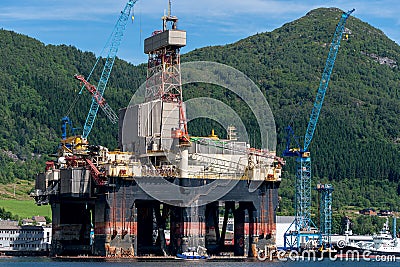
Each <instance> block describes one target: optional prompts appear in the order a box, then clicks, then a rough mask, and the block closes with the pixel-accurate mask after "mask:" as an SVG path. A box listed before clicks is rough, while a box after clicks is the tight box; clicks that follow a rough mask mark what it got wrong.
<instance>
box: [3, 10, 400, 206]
mask: <svg viewBox="0 0 400 267" xmlns="http://www.w3.org/2000/svg"><path fill="white" fill-rule="evenodd" d="M341 13H342V11H341V10H339V9H336V8H318V9H315V10H312V11H310V12H308V13H307V14H306V15H305V16H303V17H301V18H299V19H297V20H294V21H292V22H289V23H286V24H284V25H283V26H282V27H280V28H277V29H275V30H273V31H271V32H264V33H258V34H256V35H253V36H250V37H247V38H245V39H242V40H239V41H237V42H235V43H232V44H228V45H224V46H212V47H205V48H200V49H195V50H193V51H191V52H189V53H187V54H185V55H182V60H183V61H184V62H185V61H196V60H210V61H216V62H220V63H224V64H227V65H230V66H232V67H235V68H237V69H238V70H240V71H242V72H243V73H245V74H246V75H247V76H249V77H250V78H251V79H252V80H253V81H254V82H255V83H256V84H257V85H258V86H259V87H260V89H261V91H262V92H263V94H264V95H265V97H266V98H267V100H268V102H269V104H270V107H271V109H272V112H273V114H274V116H275V121H276V125H277V132H278V148H277V151H279V152H281V151H283V147H284V144H285V140H284V138H285V131H284V128H285V127H286V126H287V125H288V124H289V123H290V122H293V126H294V128H295V130H296V133H297V135H299V136H301V135H302V133H304V132H305V128H306V126H307V122H308V118H309V113H310V112H311V108H312V104H313V102H314V99H315V95H316V90H317V88H318V84H319V80H320V77H321V75H322V70H323V68H324V65H325V60H326V57H327V54H328V50H329V44H330V41H331V39H332V36H333V33H334V30H335V27H336V25H337V22H338V20H339V18H340V15H341ZM346 28H347V29H349V31H350V32H349V34H348V39H345V40H342V44H341V48H340V50H339V53H338V57H337V60H336V64H335V67H334V69H333V73H332V77H331V82H330V84H329V88H328V92H327V96H326V99H325V102H324V106H323V108H322V113H321V117H320V120H319V122H318V126H317V130H316V133H315V137H314V140H313V143H312V144H311V146H310V150H311V152H312V153H313V154H312V157H313V163H314V165H313V177H315V179H314V180H313V181H314V182H316V181H317V180H319V181H325V182H332V183H334V184H335V186H337V188H340V190H341V192H340V193H338V195H337V197H336V201H335V203H334V206H335V207H337V208H340V207H342V206H343V205H344V204H343V203H345V202H346V203H347V204H348V205H356V206H369V205H374V206H377V207H378V206H379V207H380V206H382V207H386V208H395V207H396V206H399V205H400V199H399V195H398V194H399V192H400V188H397V187H398V182H399V180H400V166H397V164H396V162H399V161H400V151H399V147H398V143H399V140H400V129H398V127H397V125H399V123H400V118H397V117H398V116H397V114H400V100H399V94H400V92H399V87H400V72H399V66H398V65H399V63H398V62H399V61H400V46H398V45H397V44H396V43H395V42H394V41H392V40H390V39H389V38H387V37H386V35H384V33H383V32H382V31H381V30H379V29H376V28H374V27H372V26H371V25H369V24H368V23H365V22H363V21H361V20H359V19H357V18H355V17H350V18H349V19H348V22H347V24H346ZM0 56H1V57H2V58H3V61H2V62H0V70H1V73H0V99H1V101H2V105H1V106H0V111H1V112H2V114H4V116H2V118H1V119H0V123H1V125H2V126H3V127H2V129H0V149H2V150H4V151H7V153H11V154H12V155H16V156H17V158H18V159H17V160H15V158H14V159H12V158H10V157H8V156H7V155H6V154H5V153H0V166H4V168H2V169H1V170H0V181H2V182H7V181H8V182H9V181H12V180H13V179H15V178H24V179H32V178H33V177H34V174H35V173H36V172H37V171H38V170H40V169H41V168H43V166H44V165H42V164H43V163H44V161H45V160H46V154H51V153H53V152H54V149H55V147H56V146H57V145H58V141H59V136H60V123H61V121H60V120H61V118H62V117H63V116H64V115H66V114H65V112H66V107H69V106H70V105H71V103H72V102H73V101H74V99H75V97H76V93H77V91H79V85H78V83H77V82H76V81H74V79H73V75H74V74H75V73H79V74H87V73H89V71H90V69H91V67H92V66H93V64H94V62H95V60H96V59H95V56H94V54H93V53H90V52H82V51H80V50H78V49H76V48H74V47H72V46H66V45H60V46H54V45H44V44H43V43H41V42H40V41H37V40H34V39H32V38H30V37H26V36H23V35H20V34H16V33H13V32H10V31H5V30H1V31H0ZM381 62H383V64H381ZM388 62H389V63H390V64H388ZM103 63H104V62H103ZM145 73H146V69H145V65H144V64H142V65H139V66H133V65H131V64H129V63H126V62H124V61H122V60H119V59H118V60H117V61H116V63H115V66H114V69H113V71H112V74H111V78H110V82H109V85H108V88H107V90H106V92H105V98H106V99H107V101H108V103H110V105H111V106H112V107H113V108H114V109H115V110H116V109H117V108H122V107H124V106H126V105H127V104H128V103H129V100H130V97H131V95H133V93H134V91H135V90H136V88H138V86H139V85H140V84H141V83H142V82H143V81H144V79H145ZM99 76H100V72H99V71H97V72H95V73H94V76H93V79H94V80H97V79H98V77H99ZM186 96H188V98H193V97H198V96H217V97H220V99H219V100H221V101H224V102H226V103H227V104H229V105H231V106H232V107H234V109H235V110H238V113H240V114H241V116H243V117H244V121H245V124H246V126H249V128H252V127H256V126H255V125H254V124H253V123H254V122H253V121H252V117H251V114H247V113H248V110H246V109H245V108H243V107H242V106H243V103H240V101H239V100H237V98H235V96H232V95H231V94H229V93H227V92H224V91H223V90H222V89H221V88H215V87H212V86H202V88H200V89H199V88H197V87H196V86H192V85H191V86H188V88H187V91H185V92H184V97H185V98H186ZM227 96H228V97H227ZM89 104H90V97H89V96H88V95H84V96H80V97H79V101H77V104H76V106H75V107H74V108H73V111H72V112H71V114H69V115H70V116H71V117H72V120H73V122H74V123H76V122H81V123H82V124H83V122H84V118H85V116H86V112H87V111H88V109H89ZM99 112H100V113H101V111H99ZM207 123H208V122H207ZM207 123H206V122H204V121H203V122H198V127H191V129H192V130H193V129H196V130H197V131H198V132H195V133H194V134H204V133H205V131H209V130H210V125H209V124H207ZM216 132H217V133H218V134H220V135H223V134H224V133H223V131H222V129H217V130H216ZM89 139H90V142H91V143H93V144H101V145H106V146H109V147H111V148H115V147H116V140H117V127H115V126H112V125H110V124H109V123H108V121H107V118H106V117H105V116H104V115H99V116H98V117H97V119H96V122H95V125H94V127H93V131H92V133H91V136H90V137H89ZM258 140H259V137H258V138H257V137H255V140H253V142H254V143H257V142H258ZM378 158H379V159H378ZM293 166H294V165H293V163H292V162H291V161H290V160H288V166H287V167H286V168H285V169H286V172H285V173H286V174H285V179H284V181H283V182H282V190H281V193H282V196H283V202H282V203H283V204H284V205H286V206H288V207H290V206H292V203H291V202H292V201H293V187H292V185H293V173H294V167H293ZM371 176H373V177H371ZM352 191H353V192H357V194H359V195H354V194H353V192H352ZM287 211H288V213H290V212H291V211H290V208H288V209H287Z"/></svg>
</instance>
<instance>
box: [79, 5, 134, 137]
mask: <svg viewBox="0 0 400 267" xmlns="http://www.w3.org/2000/svg"><path fill="white" fill-rule="evenodd" d="M137 1H138V0H133V1H128V3H127V4H126V5H125V8H124V10H123V11H121V14H120V16H119V18H118V21H117V23H116V25H115V27H114V30H113V32H112V34H111V36H112V40H111V44H110V48H109V52H108V56H107V59H106V62H105V64H104V68H103V71H102V73H101V76H100V80H99V83H98V85H97V93H98V95H99V96H100V97H102V96H103V94H104V91H105V89H106V86H107V82H108V79H109V78H110V73H111V70H112V68H113V65H114V61H115V57H116V56H117V52H118V48H119V45H120V44H121V40H122V37H123V35H124V31H125V28H126V24H127V22H128V18H129V16H130V13H131V9H132V7H133V6H134V5H135V3H136V2H137ZM96 64H97V63H96ZM95 66H96V65H95ZM93 68H94V67H93ZM92 71H93V70H92ZM98 110H99V103H98V102H97V101H96V99H95V98H93V99H92V104H91V106H90V110H89V113H88V115H87V117H86V122H85V125H84V126H83V134H82V137H83V138H85V139H86V138H87V137H88V135H89V133H90V131H91V130H92V127H93V123H94V120H95V119H96V115H97V112H98ZM115 121H116V120H115ZM115 121H114V123H115Z"/></svg>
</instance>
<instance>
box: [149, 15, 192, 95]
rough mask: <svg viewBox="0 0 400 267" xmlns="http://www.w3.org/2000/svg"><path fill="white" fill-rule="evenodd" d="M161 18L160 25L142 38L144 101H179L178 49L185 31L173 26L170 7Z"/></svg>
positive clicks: (182, 45)
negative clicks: (158, 28)
mask: <svg viewBox="0 0 400 267" xmlns="http://www.w3.org/2000/svg"><path fill="white" fill-rule="evenodd" d="M162 20H163V29H162V30H159V31H154V32H153V35H152V36H151V37H149V38H147V39H146V40H145V41H144V52H145V53H146V54H148V56H149V59H148V63H147V79H146V101H151V100H156V99H162V100H163V101H166V102H179V101H182V84H181V70H180V53H179V50H180V48H181V47H184V46H185V45H186V31H182V30H178V29H177V23H178V18H177V17H176V16H171V14H170V9H169V11H168V15H165V16H163V17H162ZM168 24H171V27H170V28H168Z"/></svg>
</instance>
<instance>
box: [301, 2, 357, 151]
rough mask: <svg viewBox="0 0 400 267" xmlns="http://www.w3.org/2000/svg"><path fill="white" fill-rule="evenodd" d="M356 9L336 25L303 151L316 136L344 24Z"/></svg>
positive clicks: (345, 15)
mask: <svg viewBox="0 0 400 267" xmlns="http://www.w3.org/2000/svg"><path fill="white" fill-rule="evenodd" d="M353 11H354V9H352V10H350V11H348V12H346V13H343V14H342V17H341V18H340V21H339V23H338V25H337V26H336V31H335V34H334V36H333V39H332V43H331V47H330V49H329V54H328V58H327V59H326V63H325V68H324V72H323V73H322V77H321V80H320V83H319V88H318V92H317V96H316V98H315V102H314V107H313V109H312V111H311V116H310V120H309V122H308V126H307V130H306V134H305V136H304V147H303V151H307V150H308V146H309V145H310V143H311V140H312V138H313V136H314V132H315V128H316V127H317V122H318V118H319V114H320V113H321V108H322V104H323V102H324V98H325V93H326V89H327V88H328V84H329V80H330V78H331V74H332V70H333V66H334V65H335V60H336V55H337V52H338V50H339V46H340V41H341V40H342V35H343V30H344V25H345V24H346V21H347V18H348V17H349V16H350V14H351V13H353Z"/></svg>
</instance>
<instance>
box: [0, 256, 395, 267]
mask: <svg viewBox="0 0 400 267" xmlns="http://www.w3.org/2000/svg"><path fill="white" fill-rule="evenodd" d="M0 266H1V267H3V266H4V267H9V266H10V267H17V266H18V267H19V266H26V267H64V266H65V267H70V266H71V267H97V266H99V267H103V266H104V267H106V266H107V267H127V266H134V267H136V266H146V267H149V266H157V267H179V266H204V267H207V266H221V267H231V266H232V267H236V266H237V267H239V266H240V267H241V266H272V267H292V266H293V267H301V266H306V267H316V266H318V267H321V266H324V267H325V266H328V267H329V266H331V267H340V266H344V267H347V266H348V267H364V266H367V267H368V266H370V267H373V266H378V267H394V266H396V267H398V266H400V259H397V260H396V262H377V261H373V260H371V261H364V260H361V261H346V260H336V261H330V260H324V261H319V262H314V261H287V262H279V261H275V262H269V261H265V262H231V261H230V262H208V261H200V262H196V261H163V262H162V261H159V262H156V261H151V262H135V261H119V262H94V261H55V260H51V259H48V258H38V257H13V258H0Z"/></svg>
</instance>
